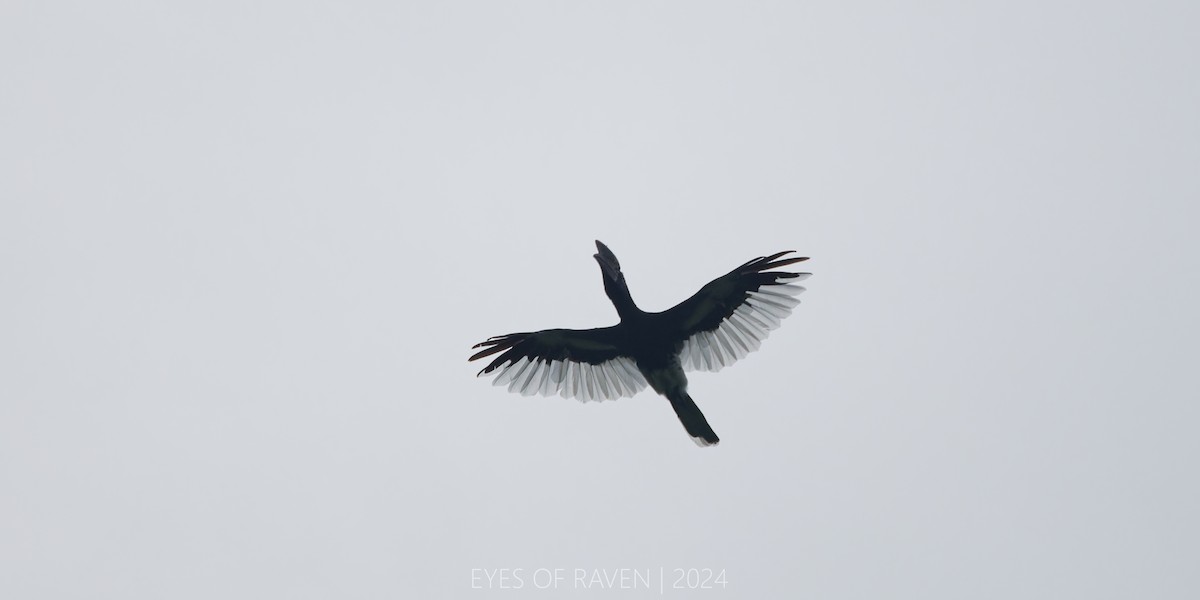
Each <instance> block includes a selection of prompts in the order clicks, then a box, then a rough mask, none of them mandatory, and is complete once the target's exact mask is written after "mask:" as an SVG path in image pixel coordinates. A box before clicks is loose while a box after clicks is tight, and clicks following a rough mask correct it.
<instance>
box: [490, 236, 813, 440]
mask: <svg viewBox="0 0 1200 600" xmlns="http://www.w3.org/2000/svg"><path fill="white" fill-rule="evenodd" d="M596 250H597V252H596V254H594V255H593V258H595V259H596V262H597V263H598V264H599V265H600V273H601V277H602V279H603V282H604V292H605V294H607V295H608V298H609V300H611V301H612V303H613V306H614V307H615V308H616V309H617V315H618V316H619V317H620V322H619V323H617V324H616V325H613V326H610V327H600V328H596V329H545V330H542V331H533V332H525V333H510V334H506V335H498V336H493V337H490V338H488V339H486V340H484V341H482V342H480V343H478V344H475V345H474V346H472V349H473V350H474V349H480V350H479V351H478V352H476V353H475V354H473V355H472V356H471V357H470V358H469V359H467V360H468V362H470V361H475V360H478V359H481V358H485V357H489V356H494V355H497V354H498V355H499V356H496V357H495V358H494V359H492V361H491V362H490V363H488V365H487V366H485V367H484V368H483V369H481V370H480V371H479V373H478V374H477V377H484V376H488V375H494V376H495V379H494V380H493V385H507V386H508V391H510V392H518V393H520V394H521V395H523V396H530V395H534V394H541V395H543V396H553V395H559V396H562V397H563V398H576V399H579V400H581V401H583V402H587V401H589V400H610V399H616V398H622V397H627V396H633V395H635V394H637V393H638V392H640V391H642V390H644V389H645V388H646V386H647V385H649V386H650V387H651V388H652V389H653V390H654V391H655V392H656V393H658V394H659V395H661V396H664V397H666V399H667V400H668V401H670V403H671V407H672V408H674V409H675V414H676V416H678V417H679V422H680V423H682V424H683V428H684V430H685V431H686V432H687V434H688V435H689V436H691V438H692V440H693V441H694V442H695V443H696V444H697V445H698V446H701V447H704V446H713V445H716V444H717V443H718V442H720V438H719V437H717V434H716V432H714V431H713V428H712V426H710V425H709V423H708V420H707V419H705V418H704V413H703V412H701V411H700V407H699V406H697V405H696V402H695V401H694V400H692V397H691V396H690V395H688V380H687V375H686V374H685V371H719V370H720V369H721V368H723V367H726V366H728V365H730V364H732V363H733V362H734V361H736V360H739V359H741V358H744V357H745V356H746V355H747V354H749V353H750V352H753V351H754V350H757V349H758V348H759V345H760V344H761V343H762V341H763V340H765V339H766V338H767V335H768V333H770V332H771V331H772V330H774V329H776V328H778V327H779V326H780V323H781V320H782V319H783V318H784V317H787V316H788V315H789V314H791V312H792V309H793V308H795V307H796V306H797V305H798V304H799V303H800V301H799V300H798V299H797V298H796V296H798V295H799V294H800V293H801V292H803V291H805V288H804V287H802V286H799V285H796V284H797V282H800V281H803V280H805V279H807V278H808V277H809V276H811V275H812V274H811V273H793V272H787V271H776V270H774V269H778V268H780V267H785V266H787V265H791V264H795V263H799V262H803V261H806V260H808V257H807V256H792V257H787V258H785V257H786V256H787V255H789V254H794V253H795V251H794V250H788V251H784V252H777V253H775V254H771V255H769V256H760V257H758V258H755V259H753V260H750V261H747V262H745V263H743V264H741V265H740V266H738V267H737V268H735V269H733V270H732V271H729V272H728V273H726V274H724V275H722V276H720V277H718V278H716V279H714V280H712V281H710V282H709V283H708V284H707V285H705V286H704V287H702V288H700V291H698V292H696V293H695V294H693V295H692V296H691V297H690V298H688V299H687V300H684V301H683V302H680V303H679V304H677V305H675V306H674V307H672V308H670V309H668V310H665V311H662V312H646V311H644V310H642V309H640V308H638V306H637V304H635V303H634V301H633V297H632V296H631V295H630V292H629V285H628V284H627V283H626V281H625V274H624V273H623V272H622V271H621V263H620V262H619V261H618V260H617V256H616V255H615V254H613V252H612V250H609V248H608V246H605V245H604V244H603V243H601V242H600V241H599V240H596Z"/></svg>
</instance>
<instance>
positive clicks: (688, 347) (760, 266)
mask: <svg viewBox="0 0 1200 600" xmlns="http://www.w3.org/2000/svg"><path fill="white" fill-rule="evenodd" d="M789 252H791V251H790V250H789V251H788V252H780V253H778V254H772V255H771V256H762V257H759V258H756V259H754V260H752V261H750V262H747V263H746V264H743V265H742V266H740V267H738V268H736V269H734V270H732V271H730V272H729V273H726V274H725V275H723V276H721V277H718V278H716V279H714V280H712V281H711V282H709V283H708V285H706V286H704V287H702V288H700V291H698V292H696V293H695V295H693V296H692V297H691V298H688V299H687V300H684V301H683V302H680V303H679V304H678V305H676V306H674V307H673V308H671V309H670V310H667V311H664V312H663V313H660V314H662V315H663V316H664V317H665V318H666V319H667V322H670V323H673V329H674V332H675V335H676V336H677V337H678V340H679V341H681V342H682V343H683V349H682V350H681V352H680V362H681V363H682V365H683V368H684V369H685V370H689V371H692V370H699V371H719V370H721V368H723V367H725V366H726V365H729V364H732V363H733V362H734V361H736V360H738V359H740V358H743V357H745V356H746V355H747V354H749V353H751V352H753V351H755V350H757V349H758V347H759V344H761V343H762V341H763V340H765V339H767V334H768V333H770V332H771V330H773V329H776V328H778V327H779V325H780V320H781V319H783V318H784V317H786V316H788V315H789V314H791V312H792V308H794V307H795V306H796V305H797V304H800V301H799V300H797V299H796V298H794V296H797V295H799V294H800V293H801V292H803V291H804V288H803V287H801V286H799V285H795V284H796V282H799V281H803V280H805V279H807V278H808V276H809V275H811V273H789V272H783V271H771V269H777V268H779V267H784V266H787V265H790V264H794V263H798V262H802V261H806V260H808V257H791V258H783V259H780V257H782V256H784V255H785V254H788V253H789Z"/></svg>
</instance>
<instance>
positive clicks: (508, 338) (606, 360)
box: [468, 326, 647, 402]
mask: <svg viewBox="0 0 1200 600" xmlns="http://www.w3.org/2000/svg"><path fill="white" fill-rule="evenodd" d="M617 327H619V326H614V327H604V328H600V329H582V330H581V329H547V330H545V331H537V332H533V333H510V334H508V335H500V336H496V337H493V338H489V339H487V340H486V341H483V342H480V343H478V344H475V346H474V348H483V350H480V351H479V352H477V353H475V354H474V355H473V356H471V358H470V359H468V360H475V359H479V358H483V357H485V356H491V355H493V354H497V353H501V354H500V356H497V357H496V358H495V359H494V360H492V362H491V363H490V364H488V366H486V367H484V368H483V370H481V371H479V376H480V377H482V376H484V375H487V374H490V373H495V374H496V379H495V380H494V381H493V382H492V385H507V386H508V391H510V392H520V394H521V395H522V396H532V395H533V394H541V395H543V396H553V395H559V396H562V397H563V398H577V399H579V400H581V401H583V402H587V401H589V400H615V399H617V398H621V397H625V396H632V395H634V394H636V393H638V392H640V391H642V390H643V389H645V387H646V385H647V384H646V379H645V378H644V377H642V374H641V372H640V371H638V368H637V365H636V364H635V363H634V362H633V359H631V358H629V357H627V356H622V355H621V353H620V351H619V350H618V344H617Z"/></svg>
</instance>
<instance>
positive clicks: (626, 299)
mask: <svg viewBox="0 0 1200 600" xmlns="http://www.w3.org/2000/svg"><path fill="white" fill-rule="evenodd" d="M604 293H606V294H608V299H609V300H612V303H613V306H615V307H616V308H617V314H618V315H620V317H621V320H622V321H627V320H629V319H634V318H637V317H638V316H640V315H641V314H642V310H641V309H640V308H638V307H637V304H634V303H633V296H631V295H629V286H628V285H626V284H625V276H624V275H622V276H621V279H620V280H618V281H613V280H611V279H609V278H607V277H605V278H604Z"/></svg>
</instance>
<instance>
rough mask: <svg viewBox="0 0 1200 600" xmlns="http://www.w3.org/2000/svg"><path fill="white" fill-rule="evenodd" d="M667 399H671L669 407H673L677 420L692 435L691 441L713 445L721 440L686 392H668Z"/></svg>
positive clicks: (700, 444) (703, 444) (699, 444)
mask: <svg viewBox="0 0 1200 600" xmlns="http://www.w3.org/2000/svg"><path fill="white" fill-rule="evenodd" d="M667 399H668V400H670V401H671V408H674V409H675V414H676V415H678V416H679V422H680V423H683V428H684V429H685V430H687V432H688V435H690V436H692V441H694V442H696V445H697V446H713V445H715V444H717V443H718V442H720V441H721V438H718V437H717V433H716V432H715V431H713V429H712V426H710V425H709V424H708V419H705V418H704V413H702V412H700V407H699V406H696V402H695V401H694V400H692V397H691V396H689V395H688V394H687V392H678V393H673V394H668V395H667Z"/></svg>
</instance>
